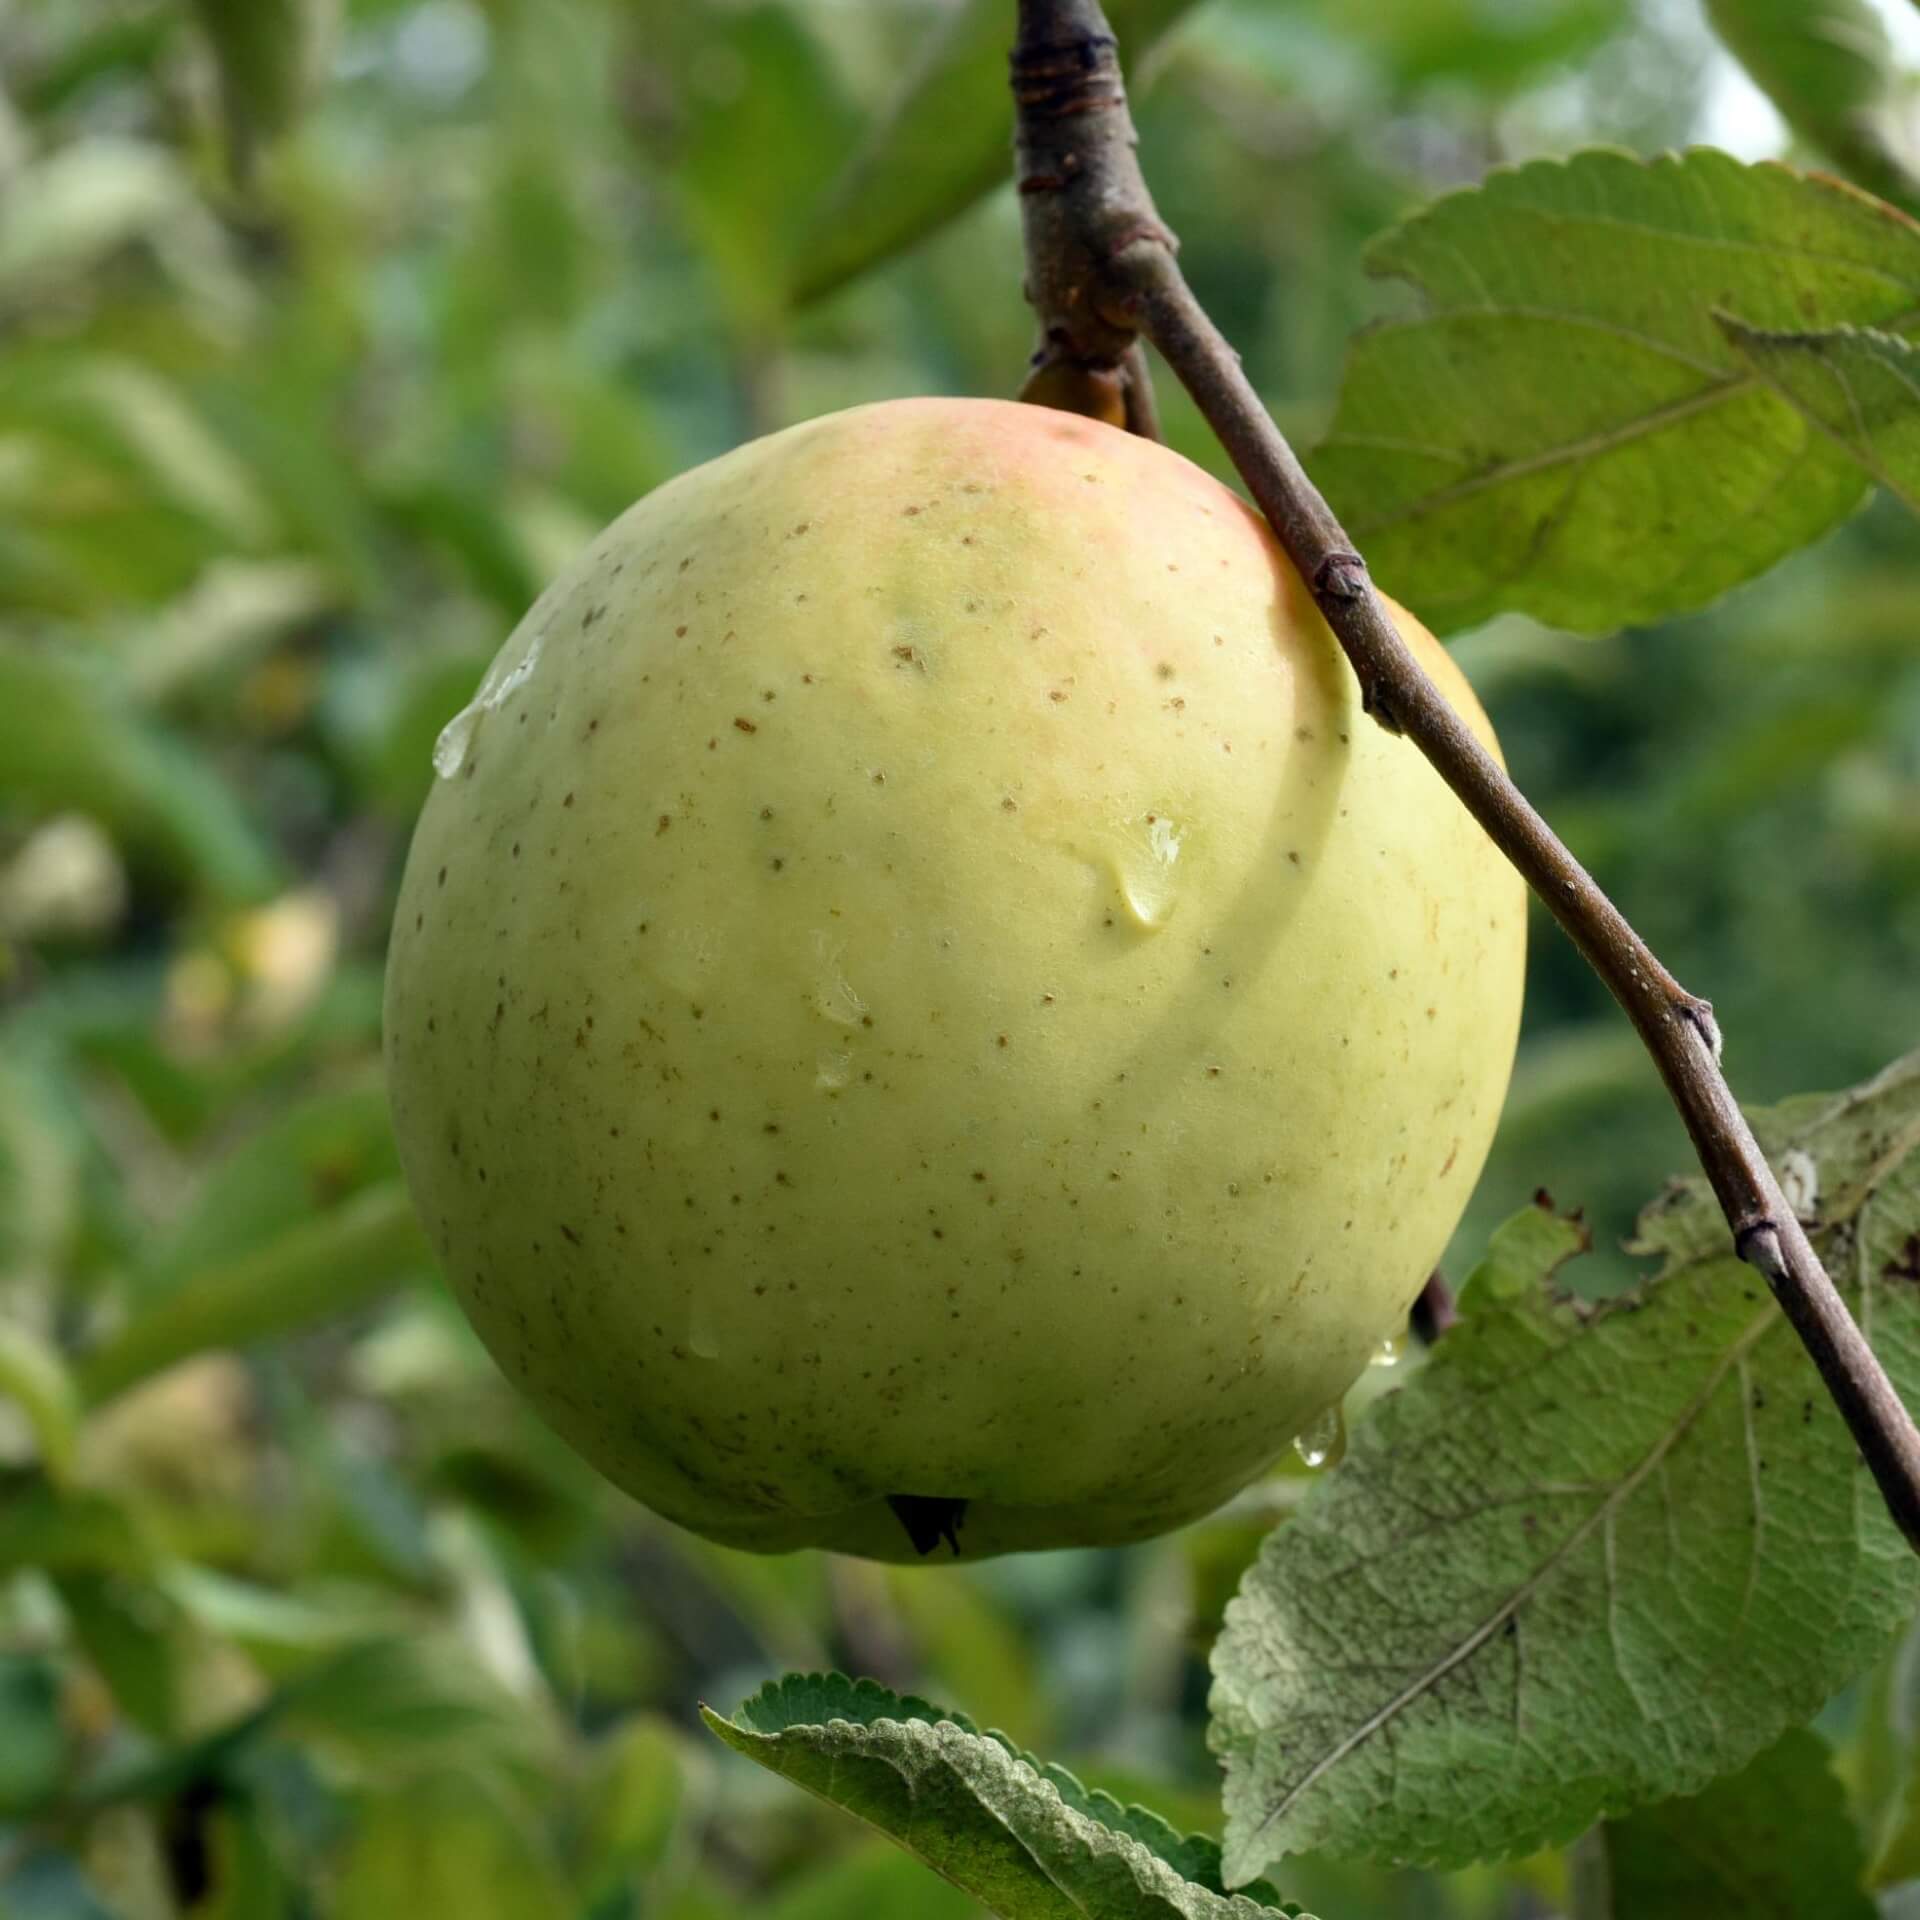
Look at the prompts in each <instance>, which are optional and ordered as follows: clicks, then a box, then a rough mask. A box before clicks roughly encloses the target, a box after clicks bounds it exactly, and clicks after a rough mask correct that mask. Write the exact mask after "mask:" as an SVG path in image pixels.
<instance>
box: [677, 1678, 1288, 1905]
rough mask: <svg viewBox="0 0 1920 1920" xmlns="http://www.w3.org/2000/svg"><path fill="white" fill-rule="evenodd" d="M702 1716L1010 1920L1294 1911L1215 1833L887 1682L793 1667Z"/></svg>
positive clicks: (741, 1748)
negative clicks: (1235, 1877) (1093, 1788)
mask: <svg viewBox="0 0 1920 1920" xmlns="http://www.w3.org/2000/svg"><path fill="white" fill-rule="evenodd" d="M701 1718H702V1719H704V1720H705V1721H706V1723H707V1725H708V1726H709V1727H710V1728H711V1729H712V1730H713V1732H714V1733H715V1734H716V1735H718V1737H719V1738H720V1739H722V1740H724V1741H725V1742H726V1744H727V1745H728V1746H730V1747H732V1748H733V1749H734V1750H735V1752H737V1753H744V1754H745V1755H746V1756H747V1757H748V1758H749V1759H751V1760H757V1761H758V1762H759V1763H760V1765H762V1766H763V1767H766V1768H767V1769H768V1770H769V1771H771V1772H773V1773H777V1774H779V1775H780V1776H781V1777H782V1778H783V1779H787V1780H791V1781H793V1782H794V1784H795V1785H797V1786H801V1787H804V1788H806V1790H807V1791H808V1792H809V1793H814V1794H817V1795H818V1796H819V1797H820V1798H821V1799H823V1800H826V1801H828V1802H830V1803H831V1804H832V1805H834V1806H838V1807H843V1808H845V1809H846V1811H848V1812H849V1813H853V1814H857V1815H858V1816H859V1817H860V1818H861V1819H863V1820H865V1821H867V1822H868V1823H869V1824H870V1825H872V1826H875V1827H878V1828H879V1829H880V1831H881V1832H882V1833H884V1834H886V1835H887V1836H888V1838H889V1839H891V1840H893V1841H895V1842H897V1843H898V1844H899V1845H900V1846H902V1847H905V1848H906V1849H907V1851H908V1852H909V1853H912V1854H914V1855H915V1856H917V1857H918V1858H919V1859H921V1860H923V1861H924V1862H925V1863H926V1864H927V1865H928V1866H929V1867H931V1868H932V1869H933V1870H934V1871H935V1872H937V1873H938V1874H940V1875H941V1877H942V1878H943V1879H946V1880H950V1881H952V1882H953V1883H954V1885H955V1886H958V1887H961V1888H964V1889H965V1890H966V1891H967V1892H968V1893H970V1894H972V1895H974V1896H975V1897H976V1898H977V1899H979V1900H980V1901H981V1902H982V1903H983V1904H984V1905H986V1906H987V1907H989V1908H991V1909H992V1911H993V1912H995V1913H997V1914H1001V1915H1004V1916H1006V1920H1028V1916H1034V1917H1035V1920H1041V1917H1044V1920H1056V1917H1057V1920H1069V1916H1075V1915H1085V1914H1089V1913H1097V1914H1099V1915H1101V1916H1102V1920H1136V1917H1137V1920H1150V1917H1151V1920H1162V1917H1164V1920H1176V1917H1177V1920H1227V1917H1228V1916H1229V1915H1240V1914H1244V1915H1246V1916H1248V1920H1252V1917H1253V1916H1255V1915H1258V1914H1263V1913H1270V1912H1272V1911H1274V1910H1275V1909H1276V1908H1278V1907H1279V1905H1280V1903H1279V1901H1278V1899H1277V1898H1276V1897H1274V1896H1273V1895H1272V1890H1271V1889H1270V1888H1264V1887H1263V1888H1260V1889H1258V1890H1257V1892H1258V1895H1259V1897H1257V1898H1256V1897H1252V1896H1251V1894H1250V1893H1249V1892H1242V1893H1240V1894H1235V1895H1228V1894H1225V1893H1224V1892H1223V1891H1222V1890H1221V1885H1220V1879H1219V1860H1220V1855H1219V1849H1218V1848H1216V1847H1215V1846H1214V1845H1213V1843H1212V1842H1211V1841H1209V1840H1204V1839H1202V1838H1200V1837H1199V1836H1198V1835H1189V1836H1187V1837H1185V1838H1182V1837H1180V1836H1179V1835H1177V1834H1175V1832H1174V1831H1173V1829H1172V1828H1171V1827H1169V1826H1168V1825H1167V1824H1166V1822H1165V1821H1163V1820H1161V1819H1159V1818H1158V1816H1157V1815H1154V1814H1151V1813H1149V1812H1147V1811H1146V1810H1145V1809H1144V1808H1141V1807H1127V1808H1123V1807H1121V1806H1120V1805H1119V1803H1118V1802H1117V1801H1113V1800H1109V1799H1108V1798H1107V1797H1106V1796H1105V1795H1104V1794H1089V1793H1088V1792H1087V1791H1086V1789H1085V1788H1084V1787H1082V1786H1081V1785H1080V1783H1079V1782H1078V1781H1077V1780H1075V1779H1074V1777H1073V1776H1072V1775H1071V1774H1069V1773H1067V1772H1065V1771H1064V1770H1063V1769H1061V1768H1059V1767H1047V1768H1045V1769H1044V1770H1043V1769H1041V1768H1040V1766H1039V1765H1038V1763H1037V1762H1035V1761H1033V1760H1032V1759H1030V1758H1029V1757H1028V1756H1026V1755H1024V1754H1021V1753H1019V1752H1017V1751H1016V1750H1015V1749H1014V1748H1013V1747H1012V1746H1011V1745H1009V1744H1008V1743H1007V1742H1006V1741H1005V1740H1004V1739H1003V1738H1002V1737H1001V1736H999V1735H996V1734H982V1733H979V1732H977V1731H976V1730H975V1728H974V1726H973V1724H972V1722H970V1721H968V1720H965V1719H963V1718H962V1717H961V1716H959V1715H958V1714H949V1713H944V1712H942V1711H941V1710H940V1709H939V1708H937V1707H932V1706H929V1705H928V1704H927V1702H926V1701H924V1700H913V1699H906V1698H902V1697H901V1696H900V1695H898V1694H894V1693H889V1692H888V1691H887V1690H886V1689H885V1688H884V1687H880V1686H876V1685H875V1684H874V1683H873V1682H872V1681H871V1680H859V1681H854V1680H848V1679H846V1678H844V1677H843V1676H842V1675H840V1674H809V1675H801V1674H789V1675H787V1677H786V1678H785V1679H784V1680H776V1681H772V1682H770V1683H769V1684H768V1685H767V1686H766V1687H765V1688H764V1689H763V1690H762V1691H761V1692H760V1693H758V1694H756V1695H755V1696H754V1697H753V1698H752V1699H751V1700H748V1701H746V1702H744V1703H743V1704H742V1706H741V1708H740V1710H739V1712H738V1713H737V1714H735V1715H734V1717H733V1718H732V1719H730V1720H729V1719H726V1718H723V1717H722V1716H721V1715H720V1714H717V1713H714V1712H713V1711H712V1710H711V1709H709V1708H705V1707H703V1708H702V1709H701ZM1281 1910H1283V1911H1289V1910H1288V1909H1281Z"/></svg>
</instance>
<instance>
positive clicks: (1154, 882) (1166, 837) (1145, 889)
mask: <svg viewBox="0 0 1920 1920" xmlns="http://www.w3.org/2000/svg"><path fill="white" fill-rule="evenodd" d="M1185 839H1186V835H1185V833H1184V832H1183V831H1182V830H1181V828H1180V827H1179V826H1178V825H1177V824H1176V823H1175V822H1174V821H1173V820H1172V819H1171V818H1170V817H1169V816H1168V815H1166V814H1164V813H1158V812H1156V813H1149V814H1145V815H1143V816H1142V817H1141V818H1140V819H1138V820H1135V821H1133V822H1131V823H1130V824H1129V826H1128V827H1127V829H1126V832H1125V835H1124V837H1123V838H1122V839H1121V841H1120V843H1119V845H1118V846H1117V847H1115V849H1114V877H1115V879H1116V880H1118V881H1119V883H1120V901H1121V904H1122V905H1123V906H1124V907H1125V908H1126V910H1127V912H1128V914H1129V915H1130V916H1131V917H1132V919H1133V921H1134V923H1135V925H1137V926H1139V927H1142V928H1144V929H1145V930H1146V931H1147V932H1149V933H1157V932H1158V931H1159V930H1160V929H1161V928H1162V927H1164V926H1165V925H1166V923H1167V920H1168V918H1169V916H1170V915H1171V914H1172V912H1173V903H1174V891H1175V887H1174V867H1175V864H1176V863H1177V862H1178V860H1179V858H1180V848H1181V846H1182V844H1183V843H1184V841H1185Z"/></svg>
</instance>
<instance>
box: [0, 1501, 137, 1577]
mask: <svg viewBox="0 0 1920 1920" xmlns="http://www.w3.org/2000/svg"><path fill="white" fill-rule="evenodd" d="M152 1566H153V1554H152V1552H151V1550H150V1549H149V1547H148V1545H147V1542H146V1539H145V1537H144V1536H143V1534H142V1533H141V1531H140V1528H139V1527H138V1526H137V1525H136V1524H135V1522H134V1518H133V1516H132V1515H131V1514H130V1513H129V1512H128V1511H127V1509H126V1508H125V1507H124V1506H123V1505H122V1504H121V1503H120V1502H119V1501H118V1500H115V1499H112V1498H111V1497H109V1496H108V1495H106V1494H99V1493H88V1492H73V1493H63V1492H61V1491H59V1490H58V1489H56V1488H54V1487H53V1486H51V1485H49V1484H47V1483H46V1482H44V1481H42V1482H40V1483H38V1484H28V1485H26V1486H15V1487H10V1488H8V1489H7V1497H6V1499H5V1500H4V1501H0V1573H18V1572H20V1571H21V1570H22V1569H23V1568H27V1567H36V1568H39V1569H40V1570H41V1571H43V1572H47V1573H54V1574H59V1573H66V1572H80V1573H102V1572H106V1573H124V1574H145V1573H148V1572H150V1571H151V1569H152Z"/></svg>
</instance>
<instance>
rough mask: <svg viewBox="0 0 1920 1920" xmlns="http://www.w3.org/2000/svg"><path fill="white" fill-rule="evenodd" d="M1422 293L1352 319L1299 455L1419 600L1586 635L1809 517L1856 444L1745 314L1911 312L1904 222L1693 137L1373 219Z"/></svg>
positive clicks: (1812, 523) (1676, 595)
mask: <svg viewBox="0 0 1920 1920" xmlns="http://www.w3.org/2000/svg"><path fill="white" fill-rule="evenodd" d="M1369 267H1370V269H1371V270H1372V271H1373V272H1375V273H1378V274H1382V275H1386V276H1390V277H1394V278H1398V279H1403V280H1406V281H1408V282H1409V283H1410V284H1411V285H1412V286H1414V287H1415V288H1417V289H1418V290H1419V293H1420V296H1421V298H1420V303H1419V310H1418V311H1417V312H1416V313H1415V314H1414V315H1413V316H1412V317H1411V318H1405V319H1397V320H1390V321H1386V322H1383V323H1381V324H1380V325H1378V326H1376V327H1374V328H1372V329H1371V330H1369V331H1368V332H1365V333H1363V334H1361V335H1360V336H1359V338H1358V339H1357V340H1356V341H1355V343H1354V346H1353V350H1352V354H1351V358H1350V360H1349V363H1348V368H1347V375H1346V379H1345V383H1344V385H1343V387H1342V390H1341V395H1340V404H1339V409H1338V412H1337V414H1336V416H1335V419H1334V422H1333V426H1332V429H1331V431H1330V433H1329V435H1328V437H1327V440H1326V442H1325V444H1324V445H1323V446H1322V447H1321V448H1320V449H1319V451H1318V453H1317V454H1316V456H1315V458H1314V461H1313V468H1314V472H1315V476H1316V477H1317V479H1318V480H1319V482H1320V484H1321V485H1322V487H1324V488H1325V490H1326V492H1327V495H1328V497H1329V499H1330V500H1331V501H1332V503H1333V506H1334V508H1335V510H1336V511H1337V512H1338V513H1339V514H1340V515H1341V516H1342V518H1343V519H1344V520H1345V522H1346V524H1347V527H1348V530H1349V532H1351V533H1352V535H1353V537H1354V538H1355V540H1356V541H1357V542H1358V543H1359V545H1360V547H1361V550H1362V551H1363V552H1364V553H1365V554H1366V555H1367V557H1368V560H1369V562H1370V563H1371V565H1372V567H1373V569H1374V571H1375V573H1376V574H1377V575H1378V576H1379V579H1380V582H1381V584H1382V585H1383V586H1384V587H1386V589H1387V590H1388V591H1389V592H1390V593H1393V594H1395V595H1397V596H1398V597H1399V598H1401V599H1403V600H1405V601H1406V602H1407V603H1408V604H1409V605H1410V606H1412V607H1413V608H1414V609H1415V610H1416V611H1417V612H1418V613H1419V614H1420V616H1421V617H1422V618H1423V619H1424V620H1426V621H1427V622H1428V623H1429V625H1432V626H1434V627H1436V628H1441V629H1447V628H1454V627H1462V626H1468V625H1471V624H1472V623H1474V622H1476V621H1479V620H1484V619H1486V618H1488V617H1489V616H1490V615H1492V614H1494V613H1497V612H1500V611H1501V610H1503V609H1508V608H1515V609H1519V610H1522V611H1524V612H1528V613H1531V614H1534V615H1535V616H1536V617H1538V618H1539V619H1542V620H1546V621H1551V622H1553V623H1555V624H1557V625H1560V626H1565V627H1572V628H1576V629H1579V630H1581V631H1583V632H1593V631H1598V630H1600V629H1603V628H1606V627H1610V626H1615V625H1618V624H1621V623H1624V622H1630V621H1649V620H1655V619H1659V618H1662V617H1664V616H1666V615H1669V614H1674V613H1680V612H1684V611H1686V610H1688V609H1690V608H1694V607H1698V606H1702V605H1704V604H1705V603H1706V602H1707V601H1709V600H1712V599H1713V598H1715V597H1716V596H1717V595H1719V594H1721V593H1724V592H1725V591H1726V590H1727V589H1728V588H1729V587H1732V586H1735V585H1737V584H1739V583H1740V582H1741V581H1743V580H1747V579H1751V578H1752V577H1753V576H1754V575H1755V574H1757V573H1760V572H1762V571H1764V570H1765V569H1766V568H1767V567H1770V566H1771V565H1773V563H1774V562H1775V561H1777V560H1780V559H1782V558H1784V557H1785V556H1786V555H1787V554H1789V553H1792V552H1793V551H1795V550H1796V549H1797V548H1799V547H1802V546H1804V545H1806V544H1807V542H1808V541H1810V540H1813V539H1815V538H1817V537H1818V536H1819V535H1820V534H1822V533H1824V532H1826V531H1827V530H1828V529H1829V528H1830V527H1832V526H1833V525H1834V524H1835V523H1836V522H1837V521H1839V520H1840V519H1841V518H1843V517H1844V516H1845V515H1846V514H1847V513H1849V512H1850V511H1851V510H1852V509H1853V508H1854V507H1855V506H1856V505H1858V503H1859V501H1860V499H1861V498H1862V496H1863V494H1864V491H1865V489H1864V485H1863V482H1862V479H1861V475H1860V473H1859V470H1858V468H1857V467H1856V466H1855V465H1854V463H1853V462H1852V461H1851V460H1849V459H1848V458H1847V456H1846V455H1845V454H1844V453H1843V452H1842V451H1841V450H1840V449H1839V448H1838V447H1836V446H1834V445H1832V444H1831V442H1830V441H1829V440H1828V439H1827V437H1826V436H1825V435H1824V434H1822V433H1820V432H1818V431H1816V430H1815V429H1814V428H1813V427H1812V426H1810V425H1809V424H1808V422H1807V421H1806V420H1805V419H1804V418H1803V417H1802V416H1801V415H1800V413H1798V412H1797V411H1796V410H1795V409H1794V408H1793V407H1791V406H1789V405H1788V404H1787V402H1786V401H1784V400H1783V399H1781V398H1780V396H1779V395H1778V394H1777V393H1775V392H1774V391H1773V390H1772V388H1771V387H1770V386H1769V385H1768V384H1767V382H1766V381H1764V380H1763V379H1762V378H1761V377H1760V376H1759V374H1757V373H1756V372H1755V371H1754V370H1753V369H1752V368H1751V367H1750V366H1748V365H1747V364H1746V363H1745V362H1744V361H1743V360H1742V359H1741V357H1740V356H1739V354H1738V353H1736V351H1735V350H1734V348H1733V346H1732V344H1731V343H1730V342H1729V340H1728V339H1727V337H1726V335H1725V333H1724V332H1723V331H1722V328H1721V326H1720V325H1719V324H1718V322H1717V320H1716V315H1717V314H1721V313H1724V314H1728V315H1731V316H1732V317H1733V318H1734V319H1736V320H1738V321H1739V322H1740V323H1742V324H1743V325H1746V326H1749V327H1755V328H1760V329H1764V330H1782V329H1789V328H1794V329H1806V328H1819V329H1826V328H1832V327H1838V326H1865V327H1879V328H1885V329H1889V330H1893V331H1901V330H1904V329H1906V328H1909V327H1912V326H1913V325H1915V324H1916V322H1917V321H1920V226H1916V225H1915V224H1914V223H1913V222H1912V221H1910V220H1908V219H1906V218H1905V217H1904V216H1902V215H1900V214H1898V213H1896V212H1894V211H1893V210H1892V209H1891V208H1889V207H1886V206H1884V205H1882V204H1881V203H1880V202H1878V201H1876V200H1873V199H1870V198H1869V197H1868V196H1867V195H1865V194H1862V193H1859V192H1857V191H1856V190H1854V189H1852V188H1850V187H1846V186H1844V185H1842V184H1841V183H1840V182H1838V181H1833V180H1827V179H1824V178H1821V177H1816V176H1807V175H1802V174H1797V173H1794V172H1792V171H1790V170H1789V169H1787V168H1785V167H1780V166H1774V165H1764V166H1744V165H1742V164H1741V163H1740V162H1739V161H1737V160H1733V159H1730V158H1728V156H1727V155H1725V154H1722V153H1715V152H1712V151H1709V150H1704V149H1703V150H1697V151H1694V152H1691V153H1688V154H1685V155H1671V154H1670V155H1667V156H1664V157H1663V158H1661V159H1658V160H1653V161H1648V162H1642V161H1638V160H1634V159H1630V158H1628V157H1627V156H1625V155H1622V154H1614V153H1603V152H1592V153H1583V154H1578V155H1576V156H1575V157H1574V158H1573V159H1572V160H1570V161H1567V162H1565V163H1564V164H1563V163H1560V162H1545V161H1543V162H1536V163H1535V164H1533V165H1530V166H1525V167H1521V168H1518V169H1516V170H1514V171H1510V172H1499V173H1495V174H1493V175H1491V176H1490V177H1489V178H1488V179H1487V181H1486V182H1485V184H1484V185H1482V186H1480V187H1477V188H1474V189H1472V190H1470V191H1468V192H1464V193H1456V194H1451V195H1449V196H1447V197H1446V198H1445V199H1442V200H1439V201H1436V202H1435V203H1434V204H1433V205H1432V206H1430V207H1428V208H1427V209H1426V210H1425V211H1424V212H1422V213H1419V214H1417V215H1415V216H1414V218H1413V219H1411V220H1409V221H1408V222H1407V223H1406V224H1405V225H1404V226H1401V227H1398V228H1396V229H1394V230H1393V231H1392V232H1390V233H1388V234H1387V235H1385V236H1384V237H1383V238H1382V239H1381V240H1380V241H1378V242H1377V243H1376V244H1375V246H1374V247H1373V249H1372V251H1371V254H1370V256H1369Z"/></svg>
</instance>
